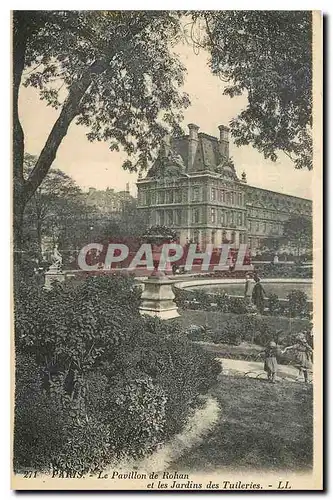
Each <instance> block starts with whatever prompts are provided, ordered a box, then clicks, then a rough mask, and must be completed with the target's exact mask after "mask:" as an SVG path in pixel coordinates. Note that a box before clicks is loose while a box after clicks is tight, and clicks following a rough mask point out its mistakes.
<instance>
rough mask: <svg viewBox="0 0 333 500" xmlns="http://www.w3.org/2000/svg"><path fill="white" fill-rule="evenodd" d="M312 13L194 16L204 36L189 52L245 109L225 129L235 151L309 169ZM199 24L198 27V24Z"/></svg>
mask: <svg viewBox="0 0 333 500" xmlns="http://www.w3.org/2000/svg"><path fill="white" fill-rule="evenodd" d="M311 16H312V13H311V12H308V11H214V12H203V13H196V14H195V15H194V21H195V22H196V23H197V24H198V23H200V22H201V25H202V24H204V25H203V26H202V30H203V31H204V33H205V37H204V41H203V42H200V41H199V40H198V36H197V35H196V34H195V30H194V29H193V26H192V31H191V36H192V39H193V41H194V45H195V46H199V45H201V46H203V47H204V48H205V49H207V50H208V52H209V53H210V67H211V70H212V72H213V74H215V75H218V76H220V77H221V79H222V80H223V81H225V82H226V83H227V84H228V85H227V86H226V87H225V90H224V94H225V95H229V96H230V97H234V96H238V95H241V94H243V93H246V94H247V97H248V105H247V106H246V108H245V109H243V110H242V111H241V113H240V114H239V115H238V116H237V117H235V118H234V119H233V120H232V121H231V123H230V126H231V134H232V135H233V137H234V140H235V143H236V144H237V145H245V144H251V145H252V146H253V147H254V148H256V149H257V150H259V151H260V152H262V153H263V155H264V157H265V158H269V159H270V160H272V161H276V159H277V154H278V152H279V151H283V152H284V153H285V154H286V155H288V157H290V158H291V159H292V161H293V162H294V164H295V167H296V168H308V169H309V170H310V169H312V136H311V126H312V17H311ZM203 20H204V23H203Z"/></svg>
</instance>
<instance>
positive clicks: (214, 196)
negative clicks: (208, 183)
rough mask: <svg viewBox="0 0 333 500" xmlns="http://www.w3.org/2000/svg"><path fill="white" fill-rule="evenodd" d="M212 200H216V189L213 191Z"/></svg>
mask: <svg viewBox="0 0 333 500" xmlns="http://www.w3.org/2000/svg"><path fill="white" fill-rule="evenodd" d="M211 199H212V201H215V200H216V189H215V188H212V189H211Z"/></svg>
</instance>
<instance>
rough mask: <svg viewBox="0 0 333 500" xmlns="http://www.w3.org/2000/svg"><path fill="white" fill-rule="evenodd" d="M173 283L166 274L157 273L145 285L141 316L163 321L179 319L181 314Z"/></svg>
mask: <svg viewBox="0 0 333 500" xmlns="http://www.w3.org/2000/svg"><path fill="white" fill-rule="evenodd" d="M172 283H173V281H171V280H170V279H169V278H168V277H167V276H165V275H164V273H161V272H158V271H157V272H156V271H155V272H154V273H153V274H152V275H151V276H150V277H149V278H148V279H147V280H146V281H145V283H144V290H143V293H142V296H141V299H142V302H141V306H140V308H139V310H140V314H142V315H144V314H148V315H149V316H154V317H158V318H161V319H171V318H177V317H178V316H179V313H178V308H177V306H176V304H175V302H174V298H175V295H174V293H173V291H172Z"/></svg>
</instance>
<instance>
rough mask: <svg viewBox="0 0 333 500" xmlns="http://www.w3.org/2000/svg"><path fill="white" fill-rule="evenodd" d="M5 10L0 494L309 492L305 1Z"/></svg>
mask: <svg viewBox="0 0 333 500" xmlns="http://www.w3.org/2000/svg"><path fill="white" fill-rule="evenodd" d="M11 23H12V24H11V26H12V130H13V134H12V228H13V230H12V258H13V267H12V268H13V276H12V283H13V286H12V292H13V293H12V298H13V299H12V303H13V308H12V315H13V329H12V455H11V463H12V481H11V486H12V489H14V490H146V491H154V492H159V491H167V490H168V491H170V492H184V491H185V492H188V491H205V492H210V491H217V490H220V491H239V492H240V491H259V490H266V491H280V492H288V491H292V490H322V489H323V449H322V446H323V442H322V432H323V427H322V420H323V401H322V397H323V395H322V375H323V355H322V342H323V323H322V321H323V314H322V278H323V276H322V247H323V244H322V241H323V235H322V208H323V207H322V184H323V177H322V129H321V126H322V125H321V124H322V15H321V13H320V12H319V11H314V12H311V11H305V10H303V11H302V10H299V11H282V10H275V11H270V10H267V11H265V10H263V11H259V10H258V11H257V10H252V11H245V10H244V11H242V10H225V11H223V10H220V11H219V10H214V11H211V10H208V11H204V10H201V11H171V10H159V11H151V10H136V11H131V10H126V11H121V10H117V11H105V10H67V11H61V10H55V11H52V10H45V11H38V10H35V11H28V10H26V11H24V10H17V11H13V12H12V19H11Z"/></svg>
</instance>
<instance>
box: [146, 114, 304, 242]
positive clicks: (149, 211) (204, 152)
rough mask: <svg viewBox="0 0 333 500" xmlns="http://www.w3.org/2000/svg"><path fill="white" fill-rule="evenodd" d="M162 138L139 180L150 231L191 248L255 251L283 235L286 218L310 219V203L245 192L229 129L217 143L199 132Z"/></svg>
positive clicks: (247, 187)
mask: <svg viewBox="0 0 333 500" xmlns="http://www.w3.org/2000/svg"><path fill="white" fill-rule="evenodd" d="M188 128H189V134H188V135H185V136H181V137H173V138H171V137H167V138H166V139H165V142H164V144H163V146H162V147H161V150H160V153H159V156H158V158H157V159H156V161H155V163H154V164H153V165H152V167H151V168H150V170H149V171H148V173H147V175H146V177H145V178H142V177H140V178H139V180H138V183H137V187H138V209H139V210H140V211H142V212H143V213H145V214H146V220H147V223H148V224H149V225H166V226H169V227H172V228H173V229H174V230H175V231H176V232H177V233H178V236H179V240H180V243H181V244H186V243H188V242H196V243H198V244H199V245H200V246H202V247H204V246H205V244H207V243H213V244H214V245H217V246H218V245H220V244H221V243H226V242H230V243H231V244H233V246H234V247H235V248H237V247H238V246H239V244H240V243H247V244H248V245H249V246H250V248H251V249H252V250H257V249H258V248H259V247H260V246H261V245H262V243H263V240H265V239H267V238H268V237H274V238H278V237H281V236H282V235H283V226H284V222H285V221H286V220H288V219H289V217H290V216H291V215H295V214H300V215H303V216H308V217H311V216H312V202H311V200H307V199H303V198H298V197H296V196H290V195H286V194H283V193H278V192H274V191H269V190H267V189H261V188H257V187H255V186H250V185H248V184H247V181H246V174H245V173H243V174H242V176H241V178H239V177H238V176H237V173H236V170H235V167H234V164H233V162H232V160H231V159H230V157H229V129H228V127H225V126H224V125H220V126H219V132H220V134H219V138H216V137H213V136H211V135H208V134H205V133H203V132H199V127H198V126H197V125H194V124H190V125H189V126H188Z"/></svg>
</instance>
